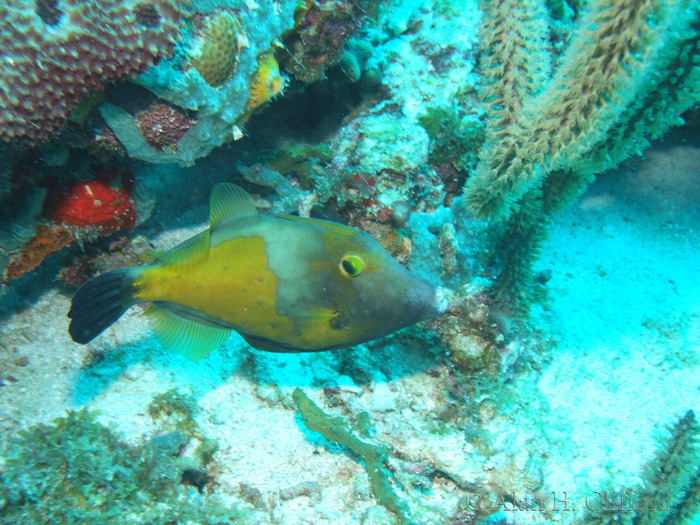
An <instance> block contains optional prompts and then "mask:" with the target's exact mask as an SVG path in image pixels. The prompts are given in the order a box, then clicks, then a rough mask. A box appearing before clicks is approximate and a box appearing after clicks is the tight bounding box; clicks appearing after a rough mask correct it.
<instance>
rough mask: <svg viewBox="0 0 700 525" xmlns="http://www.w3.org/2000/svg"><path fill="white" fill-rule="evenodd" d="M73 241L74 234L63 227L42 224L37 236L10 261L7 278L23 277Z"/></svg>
mask: <svg viewBox="0 0 700 525" xmlns="http://www.w3.org/2000/svg"><path fill="white" fill-rule="evenodd" d="M73 240H74V237H73V234H72V233H71V232H70V231H69V230H68V229H66V228H63V227H62V226H47V225H45V224H40V225H39V226H37V227H36V235H35V236H34V237H32V238H31V239H30V240H29V241H28V242H27V244H25V245H24V247H23V248H22V250H21V251H20V252H19V253H18V254H16V255H15V256H14V257H12V259H11V260H10V263H9V264H8V265H7V268H6V270H5V278H6V279H8V280H9V279H18V278H19V277H22V276H23V275H24V274H25V273H27V272H29V271H31V270H33V269H34V268H36V267H37V266H39V265H40V264H41V263H42V261H43V260H44V259H45V258H46V257H47V256H49V255H51V254H52V253H55V252H59V251H61V250H62V249H63V248H65V247H66V246H68V245H69V244H71V243H72V242H73Z"/></svg>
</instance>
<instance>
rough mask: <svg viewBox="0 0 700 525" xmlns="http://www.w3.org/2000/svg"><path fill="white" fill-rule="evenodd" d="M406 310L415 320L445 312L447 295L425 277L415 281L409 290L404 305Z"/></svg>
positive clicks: (429, 317)
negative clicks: (411, 313) (412, 314)
mask: <svg viewBox="0 0 700 525" xmlns="http://www.w3.org/2000/svg"><path fill="white" fill-rule="evenodd" d="M404 306H405V308H406V311H407V312H413V313H414V315H415V318H416V319H415V321H414V322H417V321H423V320H425V319H431V318H433V317H437V316H438V315H440V314H442V313H443V312H445V310H446V309H447V297H446V296H445V291H444V290H443V289H442V288H441V287H439V286H433V285H432V284H431V283H430V282H428V281H426V280H425V279H420V280H419V281H417V282H416V283H415V284H414V285H413V286H412V287H411V288H410V289H409V290H408V293H407V297H406V304H405V305H404Z"/></svg>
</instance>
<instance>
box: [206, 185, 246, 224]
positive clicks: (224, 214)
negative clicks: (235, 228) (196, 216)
mask: <svg viewBox="0 0 700 525" xmlns="http://www.w3.org/2000/svg"><path fill="white" fill-rule="evenodd" d="M257 214H258V212H257V210H256V209H255V202H254V201H253V197H251V196H250V195H249V194H248V192H246V191H245V190H244V189H242V188H240V187H238V186H236V185H235V184H231V183H229V182H220V183H219V184H217V185H216V186H214V189H213V190H212V192H211V198H210V201H209V226H210V227H211V228H215V227H216V226H217V225H219V224H221V223H222V222H226V221H230V220H233V219H240V218H243V217H253V216H256V215H257Z"/></svg>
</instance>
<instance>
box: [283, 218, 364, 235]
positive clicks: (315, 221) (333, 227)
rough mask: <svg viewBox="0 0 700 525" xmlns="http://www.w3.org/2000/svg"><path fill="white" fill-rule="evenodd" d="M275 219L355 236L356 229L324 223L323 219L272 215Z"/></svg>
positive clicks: (329, 222)
mask: <svg viewBox="0 0 700 525" xmlns="http://www.w3.org/2000/svg"><path fill="white" fill-rule="evenodd" d="M274 217H276V218H277V219H284V220H286V221H294V222H304V223H306V224H313V225H315V226H320V227H321V228H325V229H327V230H331V231H333V232H335V233H339V234H341V235H345V236H346V237H353V236H355V235H357V231H358V230H357V229H355V228H351V227H350V226H345V225H344V224H340V223H339V222H332V221H324V220H323V219H312V218H311V217H297V216H296V215H274Z"/></svg>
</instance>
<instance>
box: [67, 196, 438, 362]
mask: <svg viewBox="0 0 700 525" xmlns="http://www.w3.org/2000/svg"><path fill="white" fill-rule="evenodd" d="M140 303H148V307H147V308H146V310H145V312H144V313H145V315H146V316H147V317H148V319H149V321H150V325H151V328H152V329H153V332H154V334H155V336H156V339H157V340H158V341H159V342H160V343H161V345H162V346H163V347H165V348H167V349H169V350H172V351H174V352H177V353H179V354H181V355H184V356H185V357H187V358H189V359H192V360H198V359H202V358H204V357H205V356H207V355H208V354H209V353H210V352H212V351H214V350H216V349H217V348H219V347H220V346H222V345H223V344H224V343H225V342H226V341H227V340H228V338H229V337H230V336H231V334H232V332H233V331H236V332H238V333H239V334H240V335H241V336H242V337H243V338H244V339H245V340H246V341H247V342H248V343H249V344H250V345H251V346H253V347H254V348H256V349H259V350H267V351H271V352H314V351H322V350H335V349H340V348H347V347H352V346H355V345H358V344H361V343H366V342H368V341H372V340H374V339H378V338H380V337H383V336H386V335H388V334H390V333H393V332H395V331H397V330H399V329H400V328H403V327H406V326H408V325H411V324H414V323H416V322H418V321H422V320H425V319H429V318H432V317H436V316H438V315H440V314H442V313H443V312H444V311H445V310H446V308H447V300H446V298H445V293H444V290H443V289H442V288H441V287H439V286H434V285H433V284H431V283H430V282H429V281H427V280H426V279H423V278H422V277H419V276H417V275H415V274H413V273H412V272H410V271H409V270H407V269H406V268H404V267H403V266H401V265H400V264H399V263H398V262H397V261H396V260H394V259H393V258H392V257H391V256H390V255H389V254H388V253H387V252H386V251H385V250H384V249H383V248H382V247H381V246H380V245H379V243H378V242H377V241H376V240H374V239H373V238H372V237H371V236H370V235H369V234H368V233H366V232H364V231H362V230H358V229H356V228H352V227H350V226H345V225H343V224H339V223H335V222H329V221H325V220H320V219H311V218H303V217H298V216H291V215H290V216H287V215H272V214H270V215H263V214H259V213H258V212H257V210H256V207H255V202H254V201H253V198H252V197H251V196H250V195H249V194H248V193H247V192H246V191H245V190H243V189H242V188H240V187H239V186H237V185H235V184H232V183H219V184H217V185H216V186H214V188H213V190H212V193H211V197H210V209H209V227H208V228H207V229H206V230H204V231H202V232H200V233H198V234H196V235H194V236H193V237H191V238H189V239H188V240H186V241H184V242H183V243H182V244H180V245H179V246H177V247H175V248H173V249H172V250H170V251H168V252H165V253H164V254H162V255H160V256H159V257H158V258H157V260H156V261H155V262H154V263H151V264H146V265H142V266H136V267H132V268H121V269H117V270H113V271H110V272H107V273H104V274H101V275H98V276H96V277H94V278H92V279H90V280H88V281H87V282H86V283H84V284H83V285H82V286H81V287H80V288H79V289H78V290H77V291H76V293H75V295H74V297H73V299H72V302H71V308H70V311H69V313H68V317H69V318H70V320H71V321H70V326H69V333H70V335H71V337H72V339H73V340H74V341H75V342H77V343H80V344H87V343H89V342H90V341H92V340H93V339H94V338H96V337H97V336H99V335H100V334H101V333H102V332H103V331H104V330H106V329H107V328H108V327H110V326H111V325H112V324H113V323H115V322H116V321H118V320H119V318H120V317H121V316H122V315H123V314H124V313H125V312H126V311H127V310H128V309H129V308H131V307H132V306H134V305H136V304H140Z"/></svg>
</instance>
